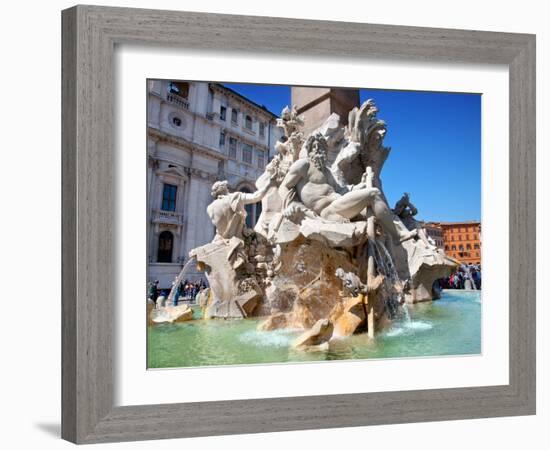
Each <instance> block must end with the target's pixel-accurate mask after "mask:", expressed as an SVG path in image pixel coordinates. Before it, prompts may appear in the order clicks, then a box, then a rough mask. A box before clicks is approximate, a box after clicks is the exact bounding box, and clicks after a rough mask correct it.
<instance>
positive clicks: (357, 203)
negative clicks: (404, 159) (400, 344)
mask: <svg viewBox="0 0 550 450" xmlns="http://www.w3.org/2000/svg"><path fill="white" fill-rule="evenodd" d="M377 113H378V109H377V107H376V105H375V103H374V101H372V100H368V101H366V102H365V103H363V105H361V107H360V108H353V109H352V110H351V111H350V112H349V116H348V124H347V126H345V127H344V126H341V125H340V118H339V116H338V115H337V114H332V115H331V116H330V117H329V118H328V119H327V120H326V121H325V123H324V124H322V125H321V126H320V127H318V128H317V129H316V130H315V131H314V132H312V133H310V134H309V135H307V136H306V135H304V133H303V132H302V130H303V127H304V121H303V119H302V118H301V117H300V116H299V115H298V114H297V112H296V108H288V107H287V108H285V109H284V110H283V112H282V114H281V118H280V119H279V120H278V122H277V126H279V127H281V128H282V129H283V130H284V133H285V135H284V137H283V138H282V139H281V141H280V142H278V143H277V144H276V149H277V154H276V155H275V156H274V158H273V159H272V160H271V161H270V162H269V164H268V165H267V166H266V169H265V172H264V173H263V174H262V175H261V176H260V177H259V178H258V180H257V182H256V187H257V191H256V192H254V193H246V194H245V193H242V192H229V190H228V187H227V182H224V181H218V182H216V183H214V185H213V187H212V196H213V197H214V200H213V202H212V203H211V204H210V205H209V206H208V209H207V212H208V215H209V217H210V218H211V220H212V222H213V224H214V226H215V227H216V236H215V237H214V239H213V241H212V242H211V243H209V244H206V245H204V246H202V247H199V248H196V249H193V250H192V251H191V252H190V257H191V258H192V259H193V260H195V261H196V264H197V267H198V268H199V269H201V270H204V271H205V273H206V277H207V278H208V281H209V283H210V291H209V293H208V294H204V295H203V296H201V298H200V299H199V300H200V303H201V307H202V308H203V315H204V317H205V318H246V317H264V321H263V322H262V323H261V324H260V325H259V327H258V328H259V329H260V330H273V329H278V328H300V329H310V332H309V334H308V336H309V337H307V338H306V337H305V335H304V337H303V339H302V341H303V342H302V341H300V342H301V343H300V344H299V346H304V347H310V346H311V347H316V346H318V345H320V346H323V345H325V344H327V342H328V340H329V339H330V337H331V336H332V334H333V331H334V332H335V334H337V335H340V336H347V335H350V334H353V333H360V332H367V333H368V334H369V336H374V335H375V333H376V332H377V331H378V330H380V329H381V328H383V327H384V326H385V325H386V324H387V323H389V322H390V321H391V320H393V319H394V318H395V317H397V316H398V315H399V314H400V309H401V307H402V305H403V303H404V302H405V301H406V302H413V303H414V302H417V301H424V300H431V299H433V294H432V292H431V287H432V284H433V282H434V280H436V279H437V278H441V277H444V276H446V275H448V274H450V273H451V271H452V270H453V269H454V268H455V267H456V261H454V260H452V259H451V258H448V257H446V256H445V254H444V253H443V252H441V251H439V250H438V249H437V248H435V246H434V245H432V243H431V242H430V240H429V239H428V238H427V235H426V233H425V231H424V230H423V228H422V226H421V224H420V223H419V222H417V221H416V219H415V218H414V216H415V215H416V213H417V209H416V207H415V206H414V205H413V204H412V203H411V202H410V198H409V196H408V194H406V195H404V196H403V197H402V198H401V199H400V200H399V201H398V202H397V204H396V205H395V207H394V208H393V209H391V208H390V207H389V206H388V202H387V200H386V197H385V195H384V192H383V189H382V180H381V171H382V167H383V165H384V162H385V161H386V159H387V158H388V156H389V154H390V148H387V147H385V146H384V145H383V140H384V137H385V134H386V131H387V127H386V124H385V122H384V121H382V120H380V119H378V117H377ZM260 201H261V202H262V213H261V215H260V217H259V219H258V221H257V223H256V227H255V229H254V230H250V229H248V228H246V226H245V223H246V222H245V219H246V209H245V206H246V205H248V204H251V203H255V202H260ZM180 276H181V277H182V276H183V271H182V274H180ZM171 295H172V294H171ZM329 330H330V332H329ZM314 336H317V337H316V338H314ZM315 342H318V344H316V343H315ZM327 345H328V344H327Z"/></svg>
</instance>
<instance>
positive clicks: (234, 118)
mask: <svg viewBox="0 0 550 450" xmlns="http://www.w3.org/2000/svg"><path fill="white" fill-rule="evenodd" d="M237 115H238V112H237V110H236V109H235V108H233V109H232V110H231V122H233V123H234V124H235V125H236V124H237Z"/></svg>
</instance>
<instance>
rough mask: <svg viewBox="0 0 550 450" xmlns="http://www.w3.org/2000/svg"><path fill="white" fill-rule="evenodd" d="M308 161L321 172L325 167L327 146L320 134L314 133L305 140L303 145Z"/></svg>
mask: <svg viewBox="0 0 550 450" xmlns="http://www.w3.org/2000/svg"><path fill="white" fill-rule="evenodd" d="M305 147H306V151H307V156H308V159H309V160H310V161H311V162H312V163H313V164H314V165H315V167H317V168H318V169H319V170H322V169H324V168H325V166H326V162H327V153H328V145H327V140H326V139H325V137H324V136H323V135H322V134H321V133H315V134H312V135H310V136H309V137H308V138H307V141H306V143H305Z"/></svg>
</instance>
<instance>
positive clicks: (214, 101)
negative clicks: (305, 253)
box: [147, 80, 282, 289]
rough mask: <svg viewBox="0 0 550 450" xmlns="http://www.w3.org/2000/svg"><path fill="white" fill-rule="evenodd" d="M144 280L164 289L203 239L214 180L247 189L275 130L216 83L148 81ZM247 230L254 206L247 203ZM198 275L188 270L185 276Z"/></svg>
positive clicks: (268, 115) (209, 228)
mask: <svg viewBox="0 0 550 450" xmlns="http://www.w3.org/2000/svg"><path fill="white" fill-rule="evenodd" d="M147 96H148V99H147V100H148V101H147V260H148V261H147V264H148V271H147V278H148V281H152V280H159V287H160V288H163V289H168V288H170V285H171V282H172V280H173V279H174V278H175V276H176V275H177V274H178V273H179V272H180V270H181V269H182V267H183V265H184V264H185V262H186V261H187V259H188V254H189V251H190V250H191V249H193V248H195V247H198V246H200V245H204V244H206V243H207V242H210V241H211V240H212V238H213V237H214V233H215V230H214V226H213V225H212V222H211V220H210V219H209V217H208V215H207V213H206V207H207V205H208V204H209V203H210V202H211V201H212V198H211V195H210V190H211V187H212V184H213V183H214V182H215V181H217V180H224V179H226V180H227V181H228V184H229V187H230V189H231V190H238V191H242V192H254V191H255V190H256V187H255V181H256V179H257V178H258V177H259V175H260V174H261V173H262V172H263V171H264V167H265V165H266V164H267V163H268V161H269V159H270V158H271V157H272V156H273V154H274V152H275V150H274V148H275V143H276V142H277V140H278V139H279V137H280V136H281V135H282V131H281V130H280V129H278V128H277V127H276V126H275V125H276V118H277V117H276V116H275V114H273V113H272V112H270V111H268V110H267V109H266V108H265V107H263V106H261V105H258V104H256V103H254V102H253V101H251V100H249V99H247V98H245V97H243V96H242V95H240V94H238V93H237V92H235V91H233V90H232V89H229V88H227V87H225V86H223V85H221V84H218V83H207V82H180V81H171V80H148V81H147ZM247 213H248V217H247V225H248V226H249V227H250V228H253V227H254V225H255V224H256V220H257V219H258V217H259V215H260V213H261V204H256V205H249V206H248V207H247ZM199 278H201V279H204V275H203V274H201V273H199V272H197V270H196V269H195V268H194V267H191V268H190V272H189V277H188V279H189V280H197V279H199Z"/></svg>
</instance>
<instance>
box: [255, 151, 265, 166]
mask: <svg viewBox="0 0 550 450" xmlns="http://www.w3.org/2000/svg"><path fill="white" fill-rule="evenodd" d="M256 158H257V160H256V163H257V166H258V169H263V168H264V167H265V159H264V152H261V151H259V152H258V154H257V155H256Z"/></svg>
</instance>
